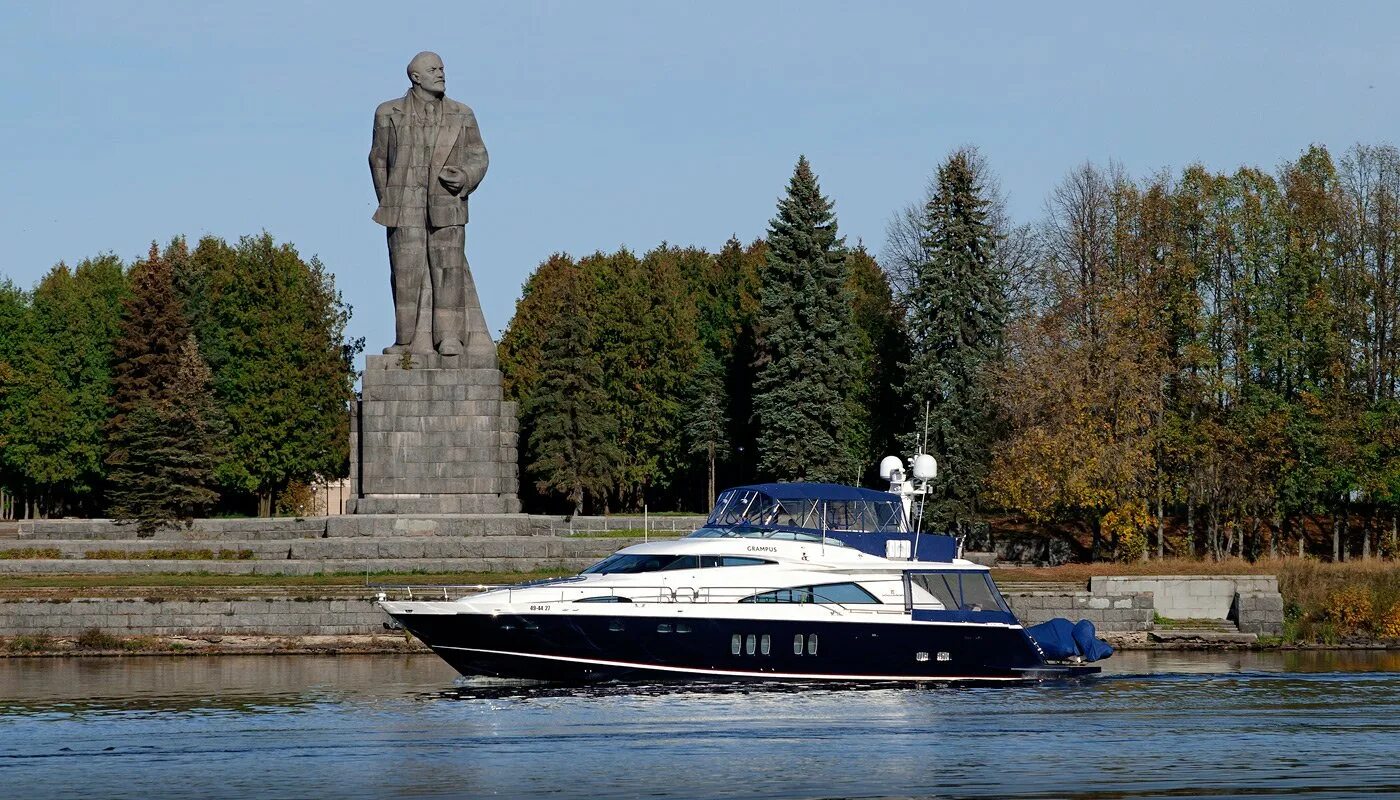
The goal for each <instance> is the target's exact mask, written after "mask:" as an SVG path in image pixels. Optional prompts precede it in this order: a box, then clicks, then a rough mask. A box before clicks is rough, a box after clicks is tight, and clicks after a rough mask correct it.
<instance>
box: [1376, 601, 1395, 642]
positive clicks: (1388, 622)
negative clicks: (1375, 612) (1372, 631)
mask: <svg viewBox="0 0 1400 800" xmlns="http://www.w3.org/2000/svg"><path fill="white" fill-rule="evenodd" d="M1376 635H1377V636H1379V637H1381V638H1382V639H1400V603H1396V604H1395V605H1393V606H1391V607H1390V608H1388V609H1386V611H1385V613H1384V614H1381V615H1380V618H1379V619H1378V620H1377V621H1376Z"/></svg>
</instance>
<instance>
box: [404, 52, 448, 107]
mask: <svg viewBox="0 0 1400 800" xmlns="http://www.w3.org/2000/svg"><path fill="white" fill-rule="evenodd" d="M408 79H409V81H410V82H412V83H413V85H414V86H418V87H421V88H422V89H423V91H425V92H431V93H433V94H435V95H437V96H439V97H441V96H442V95H443V94H445V93H446V92H447V75H446V73H444V72H443V68H442V58H441V57H439V56H438V54H437V53H431V52H428V51H427V50H424V51H423V52H421V53H419V54H418V55H416V56H414V57H413V60H412V61H410V62H408Z"/></svg>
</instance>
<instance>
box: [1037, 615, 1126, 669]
mask: <svg viewBox="0 0 1400 800" xmlns="http://www.w3.org/2000/svg"><path fill="white" fill-rule="evenodd" d="M1026 633H1029V634H1030V635H1031V638H1032V639H1035V641H1036V644H1038V645H1040V649H1041V651H1042V652H1044V653H1045V657H1046V658H1048V659H1050V660H1051V661H1064V660H1066V659H1069V658H1074V657H1075V656H1079V657H1081V658H1083V659H1084V660H1085V661H1098V660H1100V659H1104V658H1108V657H1109V656H1111V655H1113V648H1112V647H1111V646H1110V645H1109V644H1108V642H1105V641H1104V640H1103V639H1100V638H1099V637H1098V635H1097V632H1096V631H1095V630H1094V623H1092V622H1090V621H1089V620H1087V619H1081V620H1080V621H1079V624H1077V625H1076V624H1075V623H1073V622H1070V621H1069V620H1067V619H1065V618H1064V617H1056V618H1055V619H1052V620H1050V621H1049V622H1042V623H1040V624H1039V625H1033V626H1031V627H1029V628H1026Z"/></svg>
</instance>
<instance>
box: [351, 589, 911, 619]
mask: <svg viewBox="0 0 1400 800" xmlns="http://www.w3.org/2000/svg"><path fill="white" fill-rule="evenodd" d="M370 588H371V589H372V590H373V591H374V592H375V600H379V601H383V600H391V599H392V600H420V601H448V602H451V601H454V600H459V599H470V597H471V596H472V595H476V594H481V593H483V592H489V591H504V592H505V593H506V602H507V603H514V602H515V601H516V598H515V593H516V592H522V591H528V592H529V593H530V595H529V597H528V601H529V602H530V604H531V605H547V604H552V603H571V604H572V603H590V602H593V603H598V602H608V601H606V600H599V599H597V598H604V597H611V598H617V599H616V600H614V601H612V602H626V603H633V604H650V603H661V604H668V605H674V604H677V603H727V604H733V603H738V602H740V601H741V600H745V599H746V598H750V597H756V596H759V595H763V594H767V593H769V592H781V591H793V592H803V593H805V594H807V595H808V596H810V597H811V598H812V599H811V600H804V601H801V602H798V603H796V604H798V605H811V606H820V607H821V608H825V609H828V610H830V611H831V613H833V614H835V615H838V616H839V615H844V614H846V613H848V612H851V611H860V612H865V613H878V612H880V611H891V612H893V611H895V610H898V611H899V612H900V613H902V612H903V608H902V607H898V606H893V605H891V606H888V607H880V606H876V605H874V604H870V605H859V606H856V605H847V604H844V603H840V602H837V601H835V600H832V599H830V598H828V597H824V596H823V595H822V594H821V593H820V592H816V591H808V590H807V589H805V588H802V587H796V588H795V587H791V586H666V585H655V586H609V587H602V586H600V587H593V588H589V589H587V590H584V588H583V587H580V586H559V587H554V586H530V585H524V586H522V585H492V584H484V583H481V584H455V585H441V586H426V585H418V586H412V585H398V586H393V585H374V586H371V587H370ZM556 592H557V593H556ZM750 602H753V603H754V604H755V605H770V604H772V605H777V604H779V602H780V601H766V600H756V601H750ZM781 603H782V604H784V605H791V604H794V602H793V601H781Z"/></svg>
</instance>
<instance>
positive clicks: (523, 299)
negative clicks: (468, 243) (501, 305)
mask: <svg viewBox="0 0 1400 800" xmlns="http://www.w3.org/2000/svg"><path fill="white" fill-rule="evenodd" d="M574 280H578V265H577V264H575V263H574V260H573V259H572V258H571V257H569V255H568V254H566V253H555V254H554V255H552V256H550V257H549V258H548V259H546V260H545V261H544V262H543V263H542V264H540V265H539V266H538V267H536V268H535V271H534V272H532V273H531V274H530V277H529V279H528V280H526V281H525V285H524V286H523V287H522V288H521V290H520V299H519V300H517V301H516V303H515V314H514V315H513V316H512V317H511V320H510V324H509V325H507V326H506V330H505V333H504V334H502V335H501V341H500V344H499V345H497V347H496V353H497V357H498V359H499V361H500V364H501V378H502V383H503V387H504V390H505V396H506V399H507V400H514V401H516V402H519V403H521V404H524V403H525V402H526V401H528V400H529V399H530V397H531V395H532V394H533V393H534V390H535V387H536V386H537V385H538V383H539V379H540V372H541V370H542V369H543V368H544V361H543V354H542V353H543V349H544V342H545V340H546V339H547V338H548V336H549V331H550V330H551V327H552V326H553V325H555V324H556V322H557V320H558V318H559V315H560V314H561V313H563V311H564V296H563V295H564V292H565V290H566V289H567V288H568V283H569V281H574ZM521 433H522V436H521V437H520V438H521V440H522V441H524V440H525V439H527V438H528V437H527V436H525V435H523V434H525V433H526V432H525V431H521Z"/></svg>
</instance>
